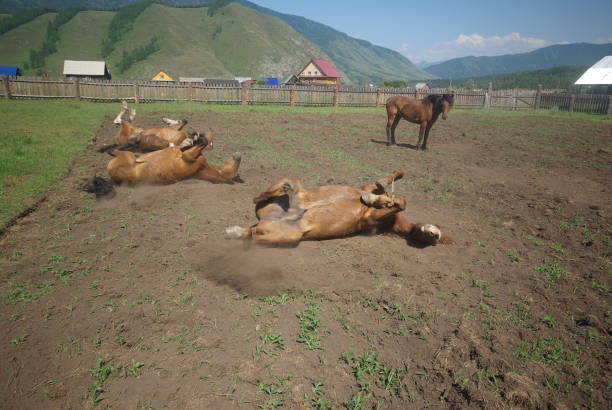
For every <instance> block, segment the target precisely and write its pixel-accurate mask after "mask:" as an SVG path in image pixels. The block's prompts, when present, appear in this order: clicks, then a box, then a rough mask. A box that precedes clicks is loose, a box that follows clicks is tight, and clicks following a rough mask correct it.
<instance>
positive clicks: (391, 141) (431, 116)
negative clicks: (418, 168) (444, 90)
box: [387, 94, 455, 150]
mask: <svg viewBox="0 0 612 410" xmlns="http://www.w3.org/2000/svg"><path fill="white" fill-rule="evenodd" d="M454 104H455V96H454V94H443V95H428V96H427V97H425V98H423V99H422V100H415V99H413V98H406V97H399V96H397V97H391V98H389V99H388V100H387V145H396V142H395V127H397V124H398V123H399V120H400V119H402V118H403V119H405V120H406V121H410V122H413V123H415V124H419V125H420V126H421V129H420V131H419V142H418V143H417V146H416V149H417V150H418V149H422V150H426V149H427V138H428V137H429V130H431V127H432V126H433V125H434V123H435V122H436V120H437V119H438V116H439V115H440V114H442V119H444V120H445V119H446V116H447V115H448V112H449V111H450V110H451V108H453V105H454ZM421 142H422V143H423V145H421Z"/></svg>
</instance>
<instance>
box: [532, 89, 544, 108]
mask: <svg viewBox="0 0 612 410" xmlns="http://www.w3.org/2000/svg"><path fill="white" fill-rule="evenodd" d="M541 101H542V84H538V89H537V90H536V96H535V102H534V105H533V109H534V110H539V109H540V103H541Z"/></svg>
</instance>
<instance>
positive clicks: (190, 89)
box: [187, 81, 193, 102]
mask: <svg viewBox="0 0 612 410" xmlns="http://www.w3.org/2000/svg"><path fill="white" fill-rule="evenodd" d="M187 101H189V102H191V101H193V83H192V82H191V81H190V82H189V85H188V86H187Z"/></svg>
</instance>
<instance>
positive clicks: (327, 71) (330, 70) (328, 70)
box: [312, 58, 342, 78]
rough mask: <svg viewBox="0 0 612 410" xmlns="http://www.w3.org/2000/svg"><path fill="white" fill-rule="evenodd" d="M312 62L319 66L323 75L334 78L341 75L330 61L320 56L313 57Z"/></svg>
mask: <svg viewBox="0 0 612 410" xmlns="http://www.w3.org/2000/svg"><path fill="white" fill-rule="evenodd" d="M312 62H313V63H314V65H316V66H317V67H319V70H321V73H323V75H324V76H326V77H336V78H340V77H342V75H341V74H340V73H339V72H338V71H336V69H335V68H334V66H333V65H332V63H330V62H329V61H327V60H322V59H320V58H313V59H312Z"/></svg>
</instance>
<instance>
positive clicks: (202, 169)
mask: <svg viewBox="0 0 612 410" xmlns="http://www.w3.org/2000/svg"><path fill="white" fill-rule="evenodd" d="M204 147H205V145H204V144H198V145H195V146H193V147H191V148H189V149H187V150H186V151H181V149H180V147H175V146H172V147H168V148H165V149H162V150H159V151H154V152H151V153H148V154H144V155H141V156H140V157H136V156H135V155H134V153H133V152H130V151H121V150H113V151H111V152H110V154H111V155H113V156H114V157H115V158H113V159H112V160H111V161H110V162H109V163H108V165H107V166H106V169H107V171H108V174H109V175H110V177H111V179H112V180H113V181H114V182H115V183H117V184H121V183H129V184H136V183H153V184H154V183H158V184H163V183H172V182H176V181H180V180H183V179H188V178H197V179H204V180H206V181H211V182H218V183H226V184H233V183H234V182H236V181H239V178H238V167H239V166H240V159H241V156H240V154H239V153H235V154H234V155H232V157H231V158H228V159H226V160H225V161H224V162H223V164H222V165H221V166H220V167H219V168H216V167H214V166H213V165H211V164H209V163H208V161H206V159H205V158H204V157H203V156H202V150H203V149H204Z"/></svg>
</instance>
